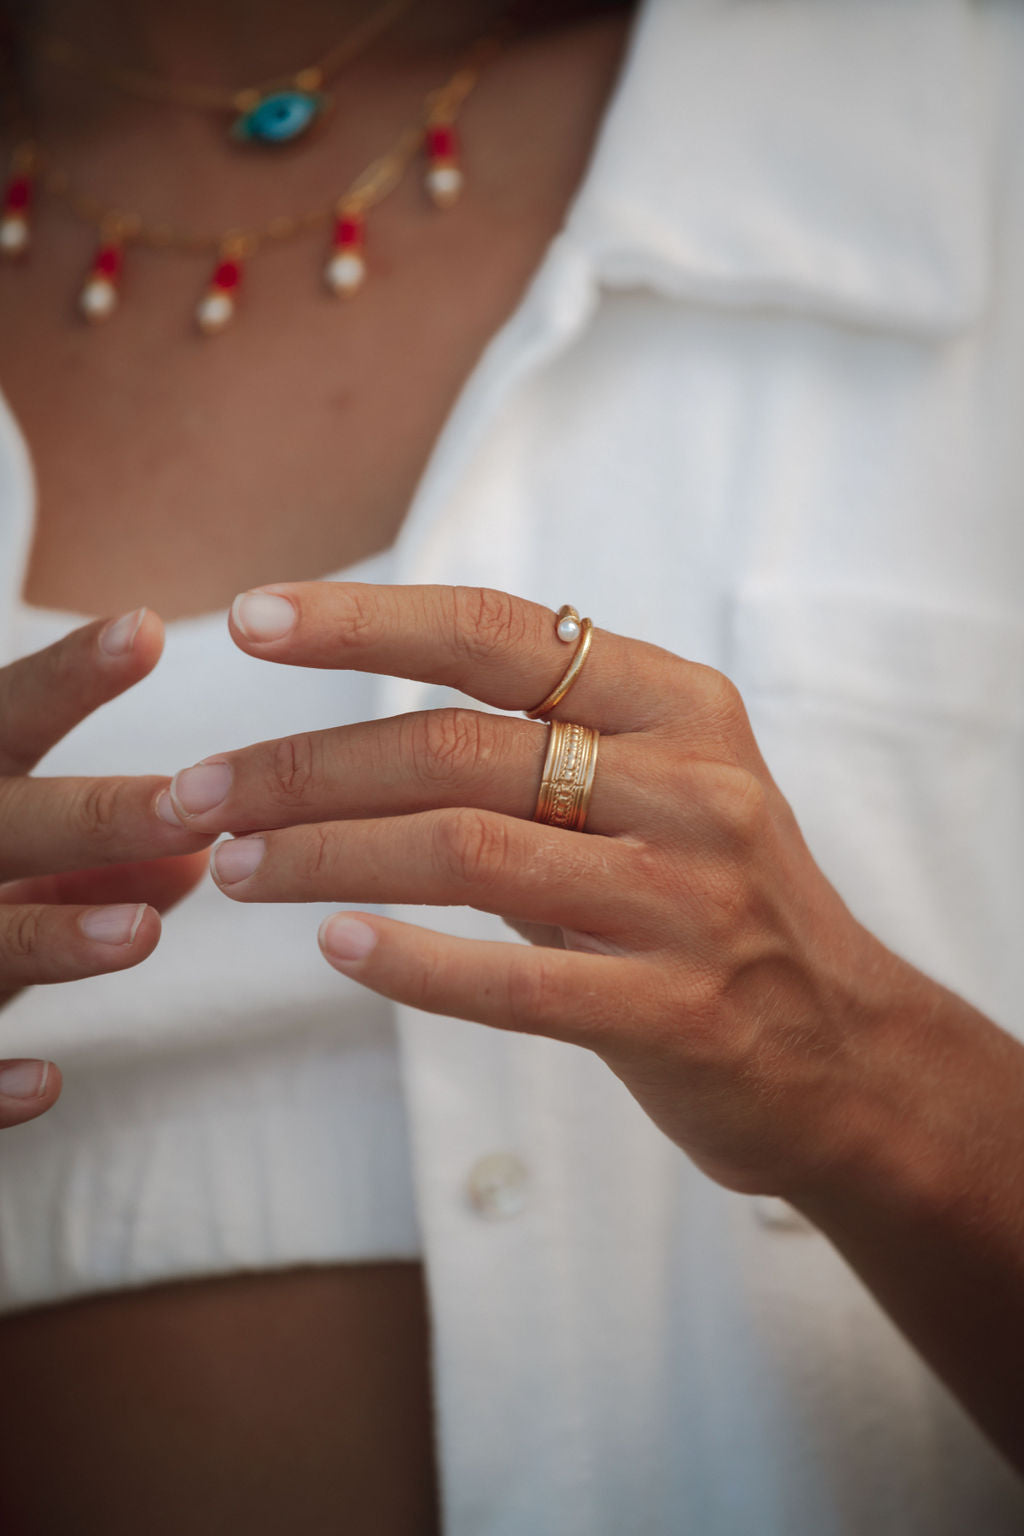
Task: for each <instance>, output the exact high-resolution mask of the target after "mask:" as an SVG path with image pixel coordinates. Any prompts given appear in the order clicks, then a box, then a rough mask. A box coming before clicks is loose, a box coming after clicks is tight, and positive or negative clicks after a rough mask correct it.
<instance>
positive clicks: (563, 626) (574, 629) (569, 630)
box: [557, 615, 580, 645]
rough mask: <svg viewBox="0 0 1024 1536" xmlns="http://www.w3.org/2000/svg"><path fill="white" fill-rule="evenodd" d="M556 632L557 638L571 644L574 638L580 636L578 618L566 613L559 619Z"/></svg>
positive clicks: (576, 638)
mask: <svg viewBox="0 0 1024 1536" xmlns="http://www.w3.org/2000/svg"><path fill="white" fill-rule="evenodd" d="M557 634H558V638H559V640H564V641H565V643H566V645H571V644H572V642H573V641H574V640H578V639H579V637H580V621H579V619H574V618H571V617H570V616H568V615H567V616H566V617H565V618H564V619H559V621H558V628H557Z"/></svg>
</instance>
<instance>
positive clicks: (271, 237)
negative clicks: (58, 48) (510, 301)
mask: <svg viewBox="0 0 1024 1536" xmlns="http://www.w3.org/2000/svg"><path fill="white" fill-rule="evenodd" d="M501 41H502V39H501V38H500V37H499V36H498V35H494V36H491V37H488V38H484V39H482V40H481V41H480V42H478V43H476V44H475V45H474V46H473V47H472V48H471V49H470V51H469V53H468V54H467V55H466V57H465V58H464V60H463V61H462V63H461V64H460V65H459V67H458V68H457V69H456V71H455V73H454V74H453V75H452V76H451V77H450V78H449V79H448V80H447V81H446V82H445V83H444V84H443V85H442V86H440V87H439V88H438V89H437V90H434V91H432V92H431V93H430V94H429V96H428V97H427V98H426V101H425V103H424V109H423V113H422V115H421V117H420V119H419V121H417V122H416V123H415V124H413V125H412V126H411V127H409V128H407V129H406V130H405V131H404V132H403V133H402V134H401V136H400V137H399V138H398V139H397V140H396V142H395V143H394V144H393V145H392V146H391V148H390V149H389V150H388V151H387V152H386V153H385V154H383V155H381V156H380V157H379V158H378V159H376V160H374V161H372V162H371V163H370V164H369V165H368V166H367V167H366V169H365V170H364V171H362V172H361V173H360V175H359V176H357V177H356V179H355V180H354V181H353V182H352V183H351V184H350V185H349V186H348V187H347V188H346V189H345V190H344V191H343V192H342V193H341V194H340V195H335V196H334V197H332V198H331V199H330V201H329V202H326V203H324V204H322V205H321V206H319V207H317V208H314V209H311V210H310V211H309V212H307V213H303V214H299V215H297V216H280V217H278V218H275V219H271V220H270V221H269V222H268V223H266V224H263V225H260V226H258V227H254V228H250V229H231V230H226V231H223V232H221V233H217V234H213V233H205V232H203V231H197V230H183V229H178V228H174V227H173V226H171V225H167V224H154V223H149V222H147V221H145V220H143V219H142V218H141V217H140V216H139V215H138V214H135V213H129V212H126V211H125V210H123V209H119V208H113V207H109V206H107V205H105V204H103V203H101V202H100V201H99V200H98V199H97V198H94V197H91V196H90V195H89V194H87V193H85V192H82V191H80V190H78V189H77V188H76V187H75V186H74V185H73V184H72V183H71V181H70V179H69V178H68V176H67V175H66V174H65V173H64V172H63V171H61V170H60V169H59V168H57V167H53V166H49V165H48V164H47V161H46V157H45V155H44V153H43V151H42V150H41V149H40V147H39V146H38V145H37V144H36V143H34V142H32V141H26V142H24V143H22V144H20V145H19V146H18V148H17V149H16V150H15V151H14V157H13V163H12V167H11V176H10V180H9V181H8V183H7V188H6V192H5V195H4V202H3V213H2V216H0V255H3V256H6V257H8V258H22V257H24V256H25V255H26V254H27V252H28V250H29V247H30V244H31V228H30V212H31V207H32V203H33V198H34V194H35V191H36V189H37V188H39V189H41V190H43V191H45V192H48V193H49V194H51V195H52V196H55V197H58V198H60V199H62V200H63V202H64V203H65V204H66V205H67V207H68V208H69V209H70V211H71V212H72V214H74V216H75V217H76V218H77V219H79V220H80V221H81V222H82V223H85V224H88V225H90V226H91V227H92V228H93V229H95V230H97V232H98V234H99V245H98V248H97V250H96V253H95V255H94V257H93V262H92V267H91V269H90V271H89V274H88V277H87V279H86V282H85V285H84V287H83V288H82V290H81V293H80V295H79V309H80V311H81V313H82V314H83V316H84V317H85V318H86V319H87V320H90V321H93V322H96V321H102V320H106V319H108V318H109V317H110V316H111V315H112V314H113V313H114V311H115V310H116V309H117V307H118V301H119V295H120V288H121V280H122V275H123V268H124V258H125V251H126V249H128V248H130V247H133V246H139V247H144V248H148V249H150V250H163V251H171V252H177V253H179V254H183V255H197V254H211V255H214V256H215V265H214V269H213V272H212V274H211V277H210V280H209V283H208V284H207V287H206V289H205V291H204V293H203V295H202V297H201V299H200V301H199V303H198V305H197V307H196V312H195V318H196V323H197V325H198V326H199V329H200V330H201V331H202V332H204V334H206V335H213V334H216V333H217V332H219V331H222V330H223V329H224V327H225V326H226V325H227V324H228V322H229V321H230V320H231V319H232V318H233V316H234V314H235V308H236V300H237V295H238V290H239V288H240V285H241V282H242V276H243V269H244V264H245V262H247V261H248V260H249V259H250V258H251V257H253V256H255V255H256V254H257V252H258V251H260V250H261V249H262V248H263V247H264V246H266V245H270V244H279V243H281V242H284V241H287V240H293V239H295V238H297V237H299V236H301V235H305V234H310V233H312V232H314V231H316V230H320V229H326V228H329V227H332V236H331V246H330V251H329V254H328V259H327V263H326V266H325V267H324V280H325V282H326V284H327V287H328V289H329V290H330V292H332V293H334V294H337V295H340V296H343V297H351V296H352V295H354V294H355V293H357V292H358V291H359V289H360V288H361V287H362V286H363V283H364V281H365V279H366V276H367V264H366V254H365V241H366V217H367V214H368V213H369V212H370V210H371V209H372V208H375V207H376V206H377V205H378V204H379V203H381V202H383V200H384V199H385V198H386V197H387V196H388V195H389V193H391V192H393V191H394V189H395V188H396V187H397V186H398V185H399V184H400V182H401V181H402V179H403V177H404V175H405V172H406V171H407V169H408V168H409V166H410V164H411V163H412V161H413V159H414V158H415V157H416V156H417V155H418V154H419V153H420V152H421V151H422V152H424V154H425V160H426V176H425V185H426V190H427V192H428V194H429V196H430V198H431V200H432V201H433V203H434V204H435V205H436V206H437V207H439V208H450V207H451V206H452V205H453V204H454V203H455V202H456V201H457V200H458V197H459V194H460V193H461V191H462V187H463V170H462V166H461V154H460V147H459V138H458V133H457V130H456V119H457V117H458V114H459V111H460V110H461V108H462V106H463V104H464V102H465V101H466V98H467V97H468V96H469V94H470V92H471V91H472V89H473V87H474V86H475V85H476V83H477V81H478V79H479V77H480V73H481V70H482V69H483V68H484V66H485V65H486V64H487V63H489V62H490V60H491V59H492V58H493V57H494V55H495V53H496V52H497V51H498V49H499V48H500V46H501Z"/></svg>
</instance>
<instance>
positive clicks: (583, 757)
mask: <svg viewBox="0 0 1024 1536" xmlns="http://www.w3.org/2000/svg"><path fill="white" fill-rule="evenodd" d="M548 730H549V732H550V735H549V737H548V750H547V756H546V757H545V759H544V767H543V769H542V770H541V776H540V793H539V794H538V795H537V809H536V810H535V811H534V813H533V819H534V821H542V822H544V823H545V824H546V825H547V826H549V827H564V828H565V829H566V831H568V832H582V831H583V827H584V824H585V823H586V820H587V809H588V807H589V805H590V794H591V791H592V789H593V788H594V772H595V770H596V768H597V746H598V742H599V741H600V736H599V734H598V732H597V731H593V730H591V728H590V726H589V725H574V724H570V723H569V722H567V721H564V720H552V722H551V724H550V725H549V726H548Z"/></svg>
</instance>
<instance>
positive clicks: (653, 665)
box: [231, 581, 718, 734]
mask: <svg viewBox="0 0 1024 1536" xmlns="http://www.w3.org/2000/svg"><path fill="white" fill-rule="evenodd" d="M231 630H232V635H233V637H234V639H235V643H236V644H237V645H239V646H240V647H241V648H242V649H243V650H245V651H248V652H249V654H250V655H253V656H259V657H263V658H265V659H266V660H268V661H278V662H284V663H287V664H288V665H291V666H302V667H347V668H352V669H354V670H355V671H359V672H379V673H386V674H388V675H389V676H392V677H408V678H413V679H415V680H417V681H419V682H427V683H439V684H443V685H444V686H446V687H449V688H457V689H459V690H460V691H461V692H462V693H466V694H469V695H470V696H471V697H472V698H475V699H479V700H481V701H482V702H483V703H486V704H492V705H495V706H496V707H497V708H499V709H509V710H523V711H529V710H531V709H534V708H536V706H537V705H538V704H539V703H540V702H541V701H542V700H543V699H545V698H546V697H547V695H548V694H549V693H550V692H551V690H552V689H553V688H554V687H555V686H556V684H557V683H558V682H559V680H560V678H561V677H562V676H563V674H564V673H565V671H566V669H567V668H568V666H569V663H570V662H571V660H572V657H573V654H574V652H575V648H576V647H575V644H573V643H570V644H566V643H565V642H563V641H561V640H560V639H559V638H558V635H557V633H556V616H555V614H554V612H553V610H552V609H550V608H544V607H542V606H541V605H540V604H539V603H532V602H529V601H527V600H526V599H525V598H520V597H512V596H510V595H509V594H508V593H507V592H499V591H495V590H493V589H491V588H488V587H442V586H404V587H403V586H371V585H368V584H364V583H360V582H329V581H328V582H290V583H281V584H276V585H274V586H271V587H260V588H258V589H256V590H254V591H251V592H243V593H241V594H240V595H239V596H238V597H237V598H236V599H235V601H234V603H233V604H232V608H231ZM700 673H707V674H710V675H711V676H714V677H717V676H718V674H715V673H712V670H711V668H709V667H701V666H699V665H698V664H697V663H693V662H684V661H682V660H681V659H680V658H679V657H678V656H673V655H672V654H671V652H669V651H664V650H661V649H660V648H659V647H658V646H654V645H649V644H647V643H645V642H643V641H640V640H629V639H626V638H624V637H623V636H621V635H616V634H612V633H611V632H610V631H608V630H604V629H597V628H595V629H594V631H593V638H592V644H591V648H590V652H589V654H588V656H587V659H586V662H585V663H584V666H583V669H582V671H581V672H580V675H579V677H578V678H577V680H576V682H575V683H574V684H573V686H572V688H571V690H570V691H569V693H567V694H566V696H565V699H564V700H563V701H562V702H561V703H560V704H559V705H557V706H556V707H555V708H554V709H553V710H551V711H550V715H548V716H546V717H545V718H551V719H558V720H574V721H578V722H579V723H581V724H584V725H589V726H592V727H594V728H595V729H597V730H599V731H601V732H604V733H608V734H615V733H618V732H623V731H636V730H643V729H649V728H651V727H652V726H654V725H657V724H661V723H666V721H667V719H669V718H670V717H671V715H672V713H673V712H674V711H676V710H681V709H682V708H683V707H684V706H685V705H686V703H687V699H686V693H685V692H683V693H682V694H681V695H680V693H679V691H678V690H679V688H680V685H684V687H685V684H686V682H687V681H688V680H689V682H690V683H691V685H692V684H693V683H695V682H697V681H698V679H697V677H696V674H700ZM694 691H695V690H694V688H693V687H692V686H691V687H690V689H689V692H690V694H691V701H690V703H691V707H692V702H693V700H692V695H693V693H694Z"/></svg>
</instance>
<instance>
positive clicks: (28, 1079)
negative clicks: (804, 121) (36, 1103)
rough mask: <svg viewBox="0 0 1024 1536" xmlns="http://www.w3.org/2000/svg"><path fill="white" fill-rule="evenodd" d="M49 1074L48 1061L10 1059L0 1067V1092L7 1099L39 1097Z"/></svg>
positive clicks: (43, 1091) (43, 1090)
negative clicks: (6, 1064) (9, 1061)
mask: <svg viewBox="0 0 1024 1536" xmlns="http://www.w3.org/2000/svg"><path fill="white" fill-rule="evenodd" d="M49 1075H50V1063H49V1062H48V1061H12V1062H11V1063H10V1064H9V1065H8V1066H6V1067H0V1094H4V1095H6V1097H7V1098H9V1099H41V1098H42V1096H43V1094H44V1093H45V1092H46V1080H47V1078H48V1077H49Z"/></svg>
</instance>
